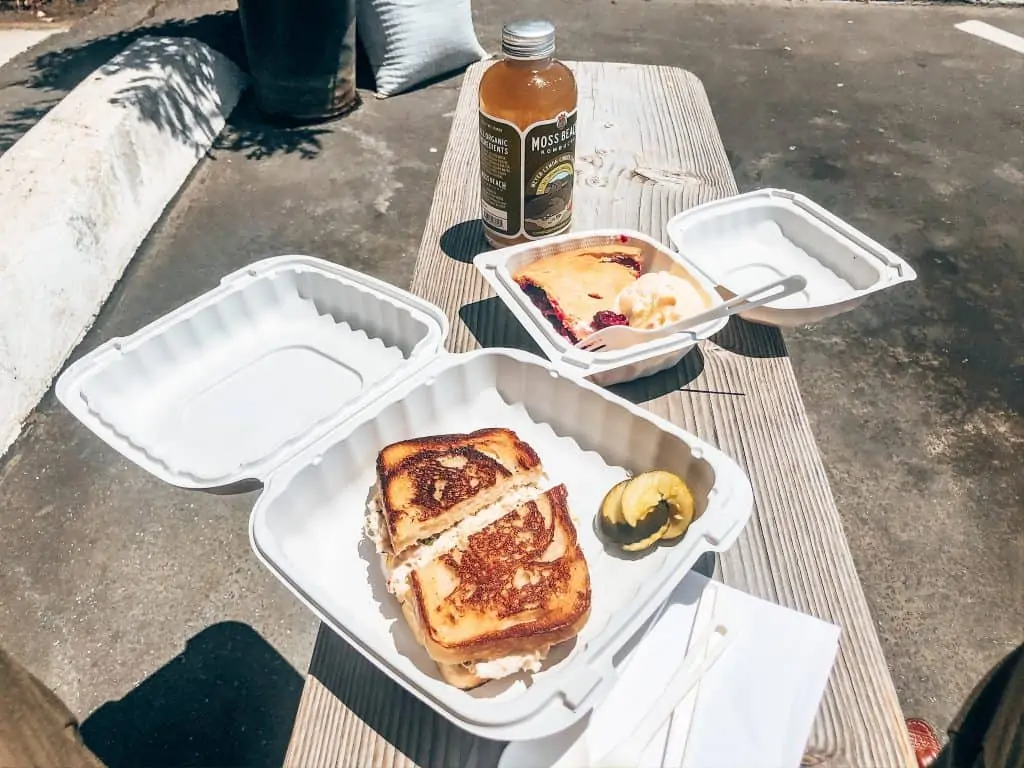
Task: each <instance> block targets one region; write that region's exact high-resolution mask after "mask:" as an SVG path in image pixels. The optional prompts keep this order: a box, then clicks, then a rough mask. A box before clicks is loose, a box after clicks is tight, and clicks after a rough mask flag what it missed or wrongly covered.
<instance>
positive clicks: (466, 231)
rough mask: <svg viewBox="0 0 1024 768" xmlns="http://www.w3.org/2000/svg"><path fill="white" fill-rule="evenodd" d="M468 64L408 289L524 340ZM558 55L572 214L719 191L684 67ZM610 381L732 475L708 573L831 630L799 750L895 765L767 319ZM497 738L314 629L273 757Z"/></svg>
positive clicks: (855, 613)
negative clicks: (573, 145)
mask: <svg viewBox="0 0 1024 768" xmlns="http://www.w3.org/2000/svg"><path fill="white" fill-rule="evenodd" d="M485 66H486V65H477V66H476V67H474V68H472V69H471V70H470V71H469V72H468V73H467V75H466V80H465V83H464V85H463V89H462V93H461V96H460V100H459V105H458V108H457V110H456V115H455V119H454V122H453V125H452V131H451V136H450V138H449V143H448V148H447V151H446V154H445V157H444V160H443V162H442V166H441V172H440V176H439V179H438V184H437V188H436V190H435V196H434V202H433V207H432V209H431V214H430V218H429V220H428V222H427V225H426V230H425V232H424V235H423V241H422V244H421V246H420V251H419V256H418V259H417V262H416V271H415V274H414V277H413V286H412V288H413V291H414V292H416V293H417V294H419V295H421V296H423V297H425V298H427V299H429V300H430V301H433V302H434V303H436V304H437V305H438V306H440V307H442V308H443V309H444V310H445V311H446V312H447V313H448V315H449V317H450V318H451V319H452V321H453V324H452V333H451V337H450V340H449V345H448V346H449V349H451V350H452V351H463V350H469V349H473V348H475V347H477V346H481V345H482V346H515V347H520V348H524V349H534V348H533V345H532V342H531V341H530V339H529V337H528V336H527V335H526V333H525V331H523V329H522V328H521V327H520V326H519V324H518V323H517V322H516V321H515V319H514V318H513V317H512V316H511V314H510V313H509V312H508V311H507V310H505V309H504V306H503V305H502V304H501V303H500V301H498V300H497V299H496V298H494V297H493V296H492V295H491V293H490V290H489V288H487V287H486V284H485V283H484V281H483V279H482V278H481V277H480V276H479V275H478V274H477V272H476V270H475V269H474V268H473V266H472V264H471V261H472V258H473V256H475V255H476V254H477V253H479V252H480V251H481V250H483V249H484V248H486V244H485V242H484V240H483V236H482V231H481V228H480V224H479V221H478V218H477V217H478V209H477V202H478V184H477V176H476V173H477V171H476V168H477V134H476V91H477V84H478V83H479V78H480V75H481V74H482V72H483V69H484V68H485ZM573 68H574V70H575V72H576V75H577V80H578V82H579V87H580V107H579V110H580V112H579V120H578V126H579V127H578V131H579V134H578V137H577V154H578V159H579V161H578V173H577V186H576V201H575V205H574V218H575V225H574V226H575V227H576V228H580V229H582V228H590V227H607V226H622V227H628V228H635V229H639V230H641V231H644V232H647V233H649V234H652V235H654V236H657V237H661V238H664V237H665V231H664V228H665V224H666V222H667V220H668V218H669V217H670V216H672V215H673V214H674V213H676V212H677V211H680V210H683V209H684V208H688V207H691V206H693V205H696V204H699V203H702V202H705V201H708V200H713V199H716V198H719V197H723V196H726V195H730V194H734V193H735V191H736V187H735V181H734V179H733V176H732V172H731V170H730V168H729V165H728V162H727V159H726V156H725V151H724V149H723V147H722V144H721V139H720V137H719V134H718V128H717V126H716V124H715V121H714V117H713V115H712V113H711V108H710V105H709V104H708V101H707V97H706V95H705V93H704V89H703V86H702V85H701V83H700V81H699V80H698V79H697V78H696V77H694V76H693V75H691V74H689V73H687V72H684V71H682V70H678V69H674V68H665V67H644V66H634V65H628V64H609V63H579V64H575V65H573ZM617 391H618V392H619V393H620V394H622V395H623V396H625V397H628V398H630V399H632V400H634V401H636V402H642V403H643V404H644V405H645V406H646V407H648V408H650V409H651V410H652V411H654V412H656V413H658V414H660V415H662V416H666V417H668V418H670V419H672V420H673V421H674V422H676V423H678V424H681V425H682V426H684V427H685V428H687V429H689V430H691V431H693V432H695V433H696V434H698V435H700V436H701V437H703V438H705V439H707V440H709V441H711V442H713V443H715V444H717V445H719V446H721V448H722V449H723V450H725V451H726V452H727V453H729V454H730V455H731V456H733V457H734V458H736V459H737V460H738V461H739V462H740V463H741V464H742V465H743V466H744V467H745V468H746V470H747V472H748V473H749V475H750V477H751V480H752V482H753V485H754V493H755V499H756V504H755V505H756V508H755V514H754V518H753V519H752V521H751V523H750V525H749V526H748V528H747V530H746V532H745V533H744V535H743V536H742V537H741V539H740V540H739V541H738V542H737V544H736V546H735V547H734V548H733V549H732V550H731V551H730V552H728V553H726V554H725V555H724V556H723V557H722V559H721V562H720V564H719V565H720V569H719V575H720V576H721V578H722V580H723V581H724V582H725V583H727V584H730V585H732V586H735V587H738V588H739V589H743V590H745V591H747V592H749V593H751V594H754V595H758V596H760V597H763V598H766V599H769V600H773V601H775V602H778V603H780V604H782V605H786V606H789V607H792V608H795V609H797V610H800V611H804V612H806V613H809V614H812V615H815V616H820V617H821V618H823V619H826V620H828V621H832V622H834V623H836V624H838V625H839V626H841V627H842V628H843V635H842V640H841V643H840V652H839V656H838V659H837V662H836V665H835V668H834V670H833V674H832V677H831V679H830V681H829V686H828V689H827V691H826V694H825V698H824V701H823V702H822V707H821V710H820V712H819V715H818V718H817V721H816V722H815V725H814V730H813V734H812V736H811V740H810V743H809V745H808V750H807V762H826V763H828V764H829V765H835V766H851V767H856V768H860V767H861V766H872V767H874V766H898V765H912V764H913V756H912V753H911V752H910V748H909V745H908V743H907V740H906V735H905V731H904V726H903V717H902V713H901V710H900V706H899V702H898V700H897V698H896V693H895V689H894V687H893V684H892V680H891V677H890V675H889V671H888V668H887V667H886V664H885V660H884V658H883V656H882V651H881V647H880V645H879V642H878V637H877V634H876V632H875V628H874V624H873V622H872V619H871V615H870V613H869V611H868V608H867V604H866V602H865V600H864V595H863V591H862V588H861V585H860V581H859V579H858V577H857V573H856V570H855V567H854V565H853V560H852V558H851V555H850V552H849V548H848V545H847V542H846V538H845V536H844V534H843V531H842V525H841V522H840V518H839V515H838V512H837V510H836V507H835V502H834V501H833V498H832V493H831V490H830V488H829V485H828V481H827V478H826V476H825V472H824V468H823V466H822V463H821V458H820V456H819V454H818V450H817V447H816V445H815V442H814V437H813V435H812V434H811V430H810V426H809V424H808V421H807V418H806V414H805V412H804V408H803V404H802V402H801V399H800V393H799V390H798V388H797V384H796V380H795V377H794V375H793V370H792V367H791V365H790V362H789V359H788V358H787V357H786V352H785V346H784V344H783V342H782V337H781V335H780V334H779V333H778V331H776V330H775V329H770V328H763V327H759V326H754V325H750V324H747V323H743V322H741V321H739V320H736V319H734V320H733V321H732V322H731V323H730V324H729V326H728V327H727V328H726V330H725V331H723V332H722V333H721V334H719V335H718V336H717V337H716V338H715V339H713V340H712V341H711V342H706V343H703V344H702V345H701V347H700V349H699V350H698V351H695V352H694V353H693V354H691V355H689V356H688V357H687V359H686V360H685V361H684V363H683V364H682V365H680V366H679V367H678V368H677V369H676V370H673V371H668V372H666V373H665V374H662V375H659V376H655V377H651V378H649V379H646V380H643V381H640V382H635V383H632V384H628V385H624V386H621V387H618V388H617ZM343 702H344V703H343ZM474 750H475V751H474ZM499 752H500V745H496V744H494V743H491V742H484V741H481V740H478V739H473V738H472V737H469V736H468V735H466V734H464V733H462V732H461V731H459V730H458V729H456V728H454V727H453V726H450V725H449V724H448V723H447V722H445V721H443V720H442V719H441V718H440V717H438V716H437V715H435V714H434V713H433V712H432V711H430V710H429V709H428V708H427V707H425V706H423V705H421V704H419V703H418V702H417V701H415V700H414V699H413V698H412V697H411V696H409V695H407V694H405V693H404V692H403V691H401V690H400V689H399V688H398V686H395V685H393V684H392V683H390V682H389V681H388V680H387V679H386V678H385V677H384V676H383V675H381V674H380V673H378V672H376V670H374V669H373V668H372V666H371V665H370V664H368V663H367V662H365V661H363V660H362V659H361V658H360V657H359V656H358V655H357V654H356V653H355V652H354V651H352V650H351V649H349V648H348V647H347V646H346V645H345V644H344V642H343V641H341V640H339V639H338V638H336V637H335V636H333V634H332V633H331V632H330V631H329V630H326V629H322V631H321V635H320V637H319V639H318V641H317V648H316V651H315V653H314V658H313V662H312V663H311V665H310V677H309V679H308V680H307V683H306V690H305V692H304V694H303V698H302V705H301V707H300V711H299V714H298V717H297V719H296V725H295V731H294V733H293V737H292V743H291V745H290V748H289V752H288V758H287V761H286V764H287V765H290V766H302V768H306V766H324V767H325V768H327V767H328V766H330V767H331V768H334V767H335V766H338V767H339V768H340V767H341V766H344V767H345V768H348V767H349V766H364V765H365V766H406V765H413V764H417V765H422V766H434V765H469V764H472V765H480V766H489V765H493V764H494V762H495V760H496V757H497V755H498V753H499Z"/></svg>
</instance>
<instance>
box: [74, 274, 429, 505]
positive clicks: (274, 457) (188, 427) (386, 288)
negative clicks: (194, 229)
mask: <svg viewBox="0 0 1024 768" xmlns="http://www.w3.org/2000/svg"><path fill="white" fill-rule="evenodd" d="M447 333H448V321H447V318H446V317H445V315H444V313H443V312H442V311H441V310H440V309H439V308H437V307H435V306H434V305H432V304H430V303H429V302H426V301H423V300H422V299H419V298H417V297H415V296H413V295H412V294H410V293H408V292H407V291H403V290H401V289H398V288H396V287H394V286H392V285H389V284H388V283H385V282H383V281H381V280H377V279H375V278H373V277H370V276H368V275H364V274H362V273H360V272H356V271H354V270H351V269H347V268H346V267H342V266H339V265H337V264H332V263H331V262H328V261H323V260H321V259H315V258H312V257H308V256H280V257H275V258H269V259H265V260H263V261H259V262H256V263H254V264H251V265H250V266H248V267H246V268H244V269H241V270H239V271H237V272H234V273H232V274H230V275H228V276H227V277H225V278H224V279H223V280H222V281H221V283H220V285H219V286H218V287H216V288H214V289H213V290H211V291H209V292H207V293H205V294H203V295H201V296H199V297H198V298H196V299H194V300H192V301H190V302H189V303H187V304H185V305H184V306H182V307H180V308H179V309H177V310H175V311H173V312H171V313H170V314H168V315H165V316H164V317H162V318H160V319H158V320H156V321H154V322H152V323H150V324H149V325H147V326H146V327H144V328H142V329H140V330H139V331H137V332H135V333H133V334H132V335H131V336H128V337H126V338H117V339H111V340H109V341H107V342H106V343H104V344H102V345H100V346H99V347H97V348H96V349H95V350H93V351H92V352H90V353H89V354H87V355H86V356H84V357H82V358H81V359H79V360H77V361H76V362H75V363H74V364H72V365H71V366H69V367H68V368H67V370H65V371H64V373H63V374H61V376H60V378H59V379H58V380H57V384H56V393H57V397H58V398H59V399H60V401H61V402H62V403H63V404H64V406H65V407H67V409H68V410H69V411H71V413H72V414H74V416H75V417H77V418H78V419H79V420H80V421H81V422H82V423H83V424H85V425H86V426H87V427H88V428H89V429H90V430H92V431H93V432H94V433H95V434H96V435H97V436H98V437H100V438H101V439H102V440H103V441H104V442H106V443H107V444H108V445H110V446H111V447H113V448H114V449H116V450H117V451H119V452H120V453H121V454H123V455H124V456H125V457H127V458H128V459H130V460H131V461H133V462H135V463H136V464H138V465H139V466H140V467H142V468H143V469H145V470H147V471H148V472H150V473H151V474H153V475H155V476H157V477H159V478H160V479H162V480H164V481H165V482H168V483H171V484H172V485H176V486H179V487H182V488H205V489H214V488H223V487H230V486H233V485H236V484H238V483H242V482H244V481H253V480H264V479H265V478H266V477H267V475H268V474H269V473H270V472H271V471H272V470H273V469H274V468H275V467H277V466H279V465H280V464H282V463H283V462H285V461H286V460H287V459H288V458H289V457H291V456H293V455H294V454H296V453H297V452H299V451H301V450H302V448H303V447H305V446H307V445H309V444H311V443H313V442H315V441H316V440H317V439H319V438H320V437H321V436H322V435H324V434H326V433H327V432H329V431H330V430H331V429H332V428H333V427H334V426H335V425H337V424H339V423H341V422H342V421H344V420H345V419H347V418H349V416H351V415H352V414H353V413H355V412H356V411H358V410H359V409H361V408H363V407H364V406H365V405H366V404H367V403H369V402H372V401H373V400H374V399H375V398H377V397H379V396H380V395H382V394H383V393H384V392H385V391H387V390H389V389H391V388H392V387H393V386H394V385H395V383H396V382H397V381H399V380H401V379H404V378H406V377H408V376H411V375H412V374H413V373H414V372H415V371H417V370H419V369H420V368H422V367H423V366H425V365H426V364H427V363H429V362H430V361H431V360H433V359H435V358H436V357H437V356H438V355H439V354H440V353H441V351H442V349H443V345H444V340H445V337H446V336H447Z"/></svg>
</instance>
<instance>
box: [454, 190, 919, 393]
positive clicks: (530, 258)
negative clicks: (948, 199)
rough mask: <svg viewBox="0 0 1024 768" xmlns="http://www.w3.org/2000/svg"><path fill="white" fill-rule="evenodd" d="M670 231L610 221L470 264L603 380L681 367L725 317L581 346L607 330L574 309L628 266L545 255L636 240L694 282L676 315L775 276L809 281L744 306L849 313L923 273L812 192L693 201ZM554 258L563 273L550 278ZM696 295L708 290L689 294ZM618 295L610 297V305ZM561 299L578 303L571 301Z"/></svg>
mask: <svg viewBox="0 0 1024 768" xmlns="http://www.w3.org/2000/svg"><path fill="white" fill-rule="evenodd" d="M667 232H668V236H669V240H670V242H671V243H672V246H673V247H674V249H675V250H674V251H673V250H671V249H669V248H666V247H665V246H663V245H661V244H660V243H659V242H657V241H656V240H654V239H652V238H650V237H647V236H646V235H643V234H641V233H639V232H634V231H630V230H612V229H606V230H592V231H582V232H573V233H570V234H566V235H561V236H559V237H552V238H546V239H544V240H539V241H536V242H530V243H524V244H522V245H515V246H510V247H507V248H501V249H499V250H495V251H488V252H485V253H483V254H480V255H479V256H477V257H476V258H475V259H474V264H475V265H476V267H477V269H478V270H479V271H480V272H481V274H482V275H483V277H484V278H485V279H486V280H487V282H488V283H489V284H490V286H491V287H492V288H493V289H494V291H495V293H496V294H497V295H498V297H499V298H500V299H501V300H502V301H503V302H504V303H505V304H506V305H507V306H508V308H509V310H510V311H511V312H512V314H513V315H514V316H515V317H516V319H517V320H518V321H519V322H520V323H521V324H522V325H523V327H524V328H525V329H526V331H527V332H528V333H529V334H530V336H531V337H532V338H533V340H534V341H535V342H536V343H537V345H538V346H539V347H540V349H541V351H542V352H543V353H544V355H545V356H546V357H547V358H548V359H549V360H551V361H552V362H553V363H554V364H555V366H556V367H557V368H558V369H559V370H560V371H562V372H564V373H566V374H568V375H574V376H582V377H585V378H587V379H589V380H591V381H593V382H595V383H597V384H601V385H604V386H608V385H611V384H617V383H620V382H624V381H631V380H633V379H638V378H642V377H644V376H649V375H651V374H654V373H658V372H659V371H663V370H665V369H667V368H671V367H673V366H675V365H676V364H677V363H679V362H680V361H681V360H682V358H683V357H684V356H685V355H686V354H687V353H688V352H689V351H690V350H691V349H693V347H694V346H696V344H697V343H698V342H699V341H701V340H703V339H707V338H709V337H711V336H713V335H714V334H715V333H717V332H718V331H720V330H721V329H722V328H723V327H724V326H725V325H726V323H727V322H728V318H727V317H725V318H721V319H718V320H714V321H710V322H706V323H702V324H700V325H698V326H696V327H693V328H690V329H689V330H686V331H681V332H678V333H671V334H666V335H663V336H661V337H658V338H654V339H652V340H649V341H644V342H642V343H639V344H635V345H631V346H626V347H625V348H622V349H603V350H600V351H587V350H584V349H580V348H579V347H580V345H581V344H582V345H583V346H587V345H586V344H585V343H583V339H582V338H579V337H580V336H582V335H583V334H584V333H586V332H587V331H589V332H594V331H597V330H600V328H601V324H600V323H599V322H598V318H597V316H596V315H593V316H592V317H591V316H588V317H583V318H576V317H575V315H579V314H581V312H580V311H576V312H573V311H571V310H572V309H577V308H581V307H582V308H588V309H586V310H585V311H584V312H582V314H588V315H592V314H593V309H594V306H592V305H593V304H594V302H589V303H588V302H587V300H586V298H585V297H587V296H588V294H589V293H590V292H591V291H592V289H594V288H595V286H596V287H597V292H596V293H595V294H592V298H594V299H595V300H596V299H597V298H598V296H599V295H600V294H601V293H607V291H605V290H604V287H605V286H606V285H607V281H606V280H603V275H602V274H600V272H608V271H614V270H616V269H619V270H620V271H622V268H621V267H616V266H615V265H613V264H609V263H608V262H609V261H610V260H611V259H609V258H600V257H599V258H591V259H590V261H589V263H588V262H586V260H580V262H583V263H582V264H581V263H580V262H573V263H568V262H565V261H563V262H561V263H559V264H557V265H554V264H552V265H551V267H550V268H549V269H548V271H547V272H544V268H543V267H542V269H541V270H540V271H541V272H544V273H543V274H540V275H538V274H536V273H537V271H538V270H537V267H538V265H544V266H546V265H547V264H548V263H551V260H552V259H553V258H557V257H559V256H560V255H561V256H564V255H565V254H567V253H569V252H572V251H574V250H577V249H583V250H599V249H611V250H613V251H614V249H615V248H616V247H619V248H621V249H622V250H626V249H639V254H638V256H637V260H638V261H639V262H640V273H641V276H642V277H647V276H650V275H652V274H656V273H663V272H667V273H670V274H672V275H674V276H676V277H679V278H682V279H683V280H685V281H687V282H688V283H690V284H691V285H692V287H693V288H694V289H695V291H694V292H693V293H692V294H691V299H690V300H689V302H688V310H689V311H686V312H683V313H682V314H681V315H677V316H676V317H675V318H674V319H675V320H685V319H686V318H687V317H691V316H692V317H696V315H698V314H700V313H702V312H704V311H706V310H711V309H714V308H717V307H720V306H721V304H722V302H723V301H724V300H726V299H732V298H733V297H737V296H742V295H744V294H747V293H749V292H751V291H756V290H757V289H760V288H763V287H764V286H767V285H769V284H771V283H774V282H776V281H779V280H785V279H792V278H802V279H803V281H804V287H803V288H802V289H801V290H798V291H795V292H792V293H789V294H787V295H785V296H780V297H779V298H778V299H776V300H773V301H770V302H768V303H764V304H763V305H760V306H756V307H753V308H749V309H746V310H742V311H739V312H738V314H739V316H740V317H742V318H744V319H746V320H750V321H752V322H757V323H762V324H766V325H776V326H796V325H803V324H807V323H813V322H818V321H820V320H824V319H826V318H829V317H833V316H835V315H838V314H841V313H843V312H847V311H849V310H851V309H853V308H854V307H856V306H858V305H859V304H860V303H861V302H863V301H864V299H865V298H866V297H867V296H869V295H870V294H872V293H876V292H878V291H881V290H883V289H885V288H889V287H891V286H894V285H897V284H899V283H902V282H907V281H910V280H914V279H915V277H916V274H915V272H914V270H913V268H912V267H911V266H910V265H909V264H908V263H907V262H906V261H904V260H903V259H901V258H900V257H899V256H897V255H896V254H895V253H893V252H892V251H890V250H889V249H888V248H885V247H884V246H883V245H881V244H880V243H878V242H876V241H875V240H872V239H871V238H870V237H868V236H867V235H865V234H864V233H863V232H860V231H859V230H857V229H856V228H854V227H853V226H851V225H850V224H848V223H846V222H845V221H843V220H842V219H840V218H838V217H837V216H835V215H833V214H831V213H829V212H828V211H826V210H825V209H824V208H822V207H821V206H819V205H817V204H815V203H813V202H812V201H810V200H808V199H807V198H806V197H803V196H802V195H798V194H795V193H793V192H787V191H785V190H777V189H764V190H759V191H756V192H751V193H748V194H744V195H736V196H733V197H728V198H724V199H721V200H716V201H714V202H710V203H706V204H704V205H700V206H697V207H695V208H691V209H689V210H686V211H683V212H681V213H679V214H677V215H675V216H673V217H672V219H671V220H670V221H669V223H668V225H667ZM601 262H603V263H601ZM590 264H594V265H597V264H599V265H600V266H599V268H598V267H594V268H590V267H589V265H590ZM555 269H557V270H561V272H562V274H560V275H557V276H556V277H555V278H552V277H551V275H550V272H551V271H552V270H555ZM531 271H532V272H533V273H532V274H531ZM697 295H699V296H700V298H701V299H702V301H698V302H694V301H693V300H692V296H697ZM613 298H615V297H612V296H610V295H607V296H604V297H603V299H604V300H605V304H606V305H607V303H608V302H609V301H611V300H612V299H613ZM562 303H564V304H566V306H567V307H568V309H569V310H570V311H568V312H565V311H563V309H565V308H564V307H562V306H561V304H562ZM567 315H568V317H569V321H566V316H567ZM574 320H576V321H577V322H576V323H575V325H577V326H578V325H579V324H580V323H579V322H578V321H579V320H583V321H591V320H593V325H592V327H591V328H589V329H585V330H584V331H581V332H578V333H575V334H574V333H573V332H572V327H573V325H574V323H573V322H572V321H574ZM668 324H669V323H668V322H666V323H665V325H668ZM629 326H633V321H632V319H630V321H629ZM567 327H568V331H567Z"/></svg>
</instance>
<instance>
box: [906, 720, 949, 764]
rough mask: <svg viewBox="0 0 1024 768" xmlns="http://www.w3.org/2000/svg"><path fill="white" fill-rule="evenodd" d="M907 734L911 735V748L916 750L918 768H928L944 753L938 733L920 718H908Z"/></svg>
mask: <svg viewBox="0 0 1024 768" xmlns="http://www.w3.org/2000/svg"><path fill="white" fill-rule="evenodd" d="M907 733H909V734H910V746H912V747H913V748H914V755H915V756H916V757H917V765H918V768H928V766H930V765H931V764H932V763H934V762H935V758H937V757H938V756H939V752H940V751H942V744H941V743H940V742H939V735H938V733H936V731H935V729H934V728H932V726H931V724H929V723H928V722H927V721H926V720H922V719H921V718H919V717H908V718H907Z"/></svg>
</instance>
